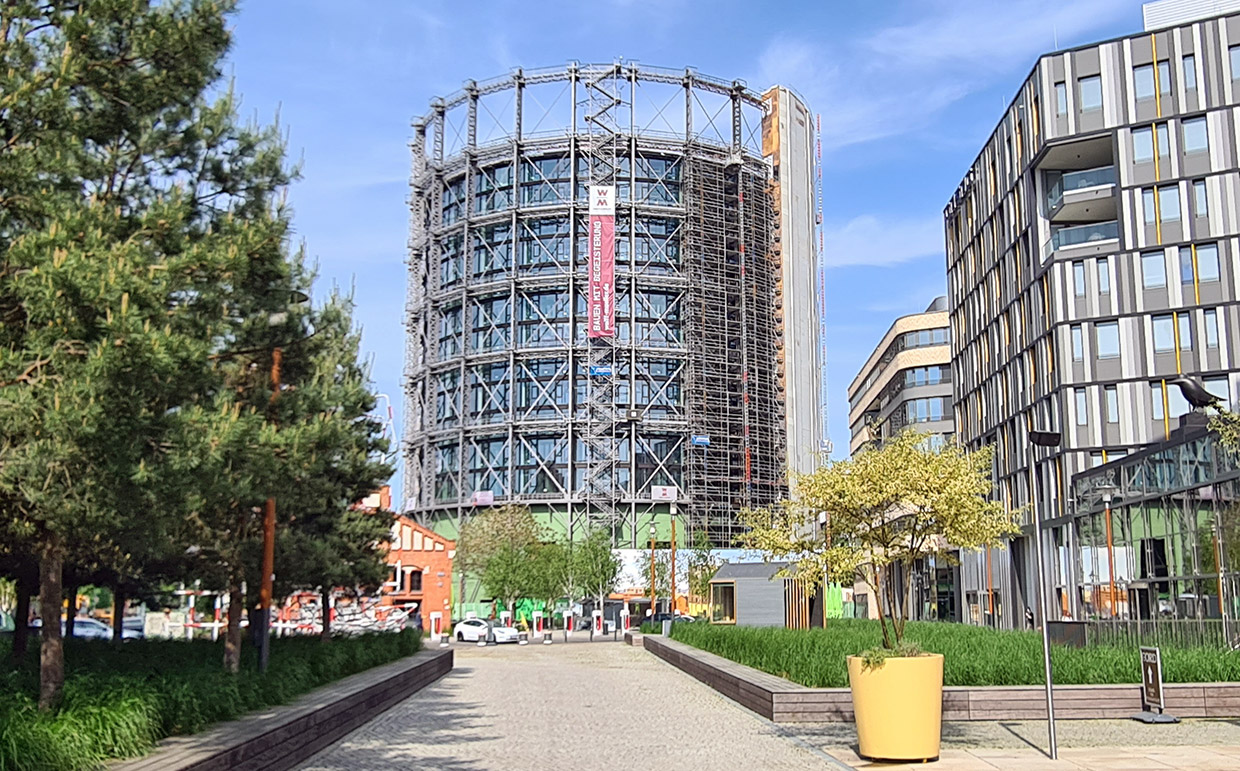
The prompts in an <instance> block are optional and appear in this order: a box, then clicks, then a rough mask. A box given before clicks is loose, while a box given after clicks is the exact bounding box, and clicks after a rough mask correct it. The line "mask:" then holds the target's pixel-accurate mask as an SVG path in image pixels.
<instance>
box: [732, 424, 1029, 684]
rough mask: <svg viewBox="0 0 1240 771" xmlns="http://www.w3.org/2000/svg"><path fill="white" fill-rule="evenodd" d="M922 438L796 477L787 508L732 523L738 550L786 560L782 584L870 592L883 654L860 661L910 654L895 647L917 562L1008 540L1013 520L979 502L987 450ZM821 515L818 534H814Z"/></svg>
mask: <svg viewBox="0 0 1240 771" xmlns="http://www.w3.org/2000/svg"><path fill="white" fill-rule="evenodd" d="M925 438H926V437H925V436H924V435H922V434H918V433H916V432H912V431H908V432H904V433H902V434H899V435H898V436H896V437H894V438H892V439H890V440H889V441H887V442H886V443H885V444H883V445H882V446H880V447H878V448H875V449H871V450H867V451H865V452H863V453H860V454H859V455H857V456H855V457H853V458H851V459H849V460H846V461H839V462H835V463H831V464H828V465H826V466H823V467H822V468H820V469H818V470H817V471H815V472H814V473H812V474H804V475H799V476H798V477H797V480H796V497H795V498H794V499H792V500H788V501H784V502H783V503H782V504H781V505H779V506H775V507H771V508H766V509H759V510H752V511H746V512H743V513H742V515H741V521H742V523H743V524H744V525H745V526H746V527H747V528H748V530H747V532H746V533H745V534H744V535H742V536H741V537H740V539H739V540H740V543H741V545H742V546H743V547H745V548H749V549H755V550H758V551H761V552H763V553H764V554H766V555H767V556H768V557H770V558H771V559H777V560H786V561H788V562H789V563H790V565H789V567H788V568H787V569H786V570H785V571H782V574H783V577H786V578H787V577H790V578H794V579H796V580H797V581H799V582H801V583H803V584H804V585H805V586H806V587H811V586H819V585H821V584H822V582H823V581H824V580H833V581H839V582H847V583H851V582H852V581H854V580H856V579H860V580H863V581H865V582H866V583H868V584H869V585H870V586H871V587H872V589H873V592H874V597H875V600H876V604H877V608H878V618H879V624H880V625H881V627H882V634H883V645H882V649H880V650H876V651H873V652H867V653H866V654H864V655H865V656H866V658H867V659H868V660H874V659H877V660H879V661H881V660H882V658H883V657H885V656H886V655H917V654H918V653H919V651H918V650H917V649H916V647H915V646H910V645H905V643H904V628H905V622H906V621H907V620H908V608H909V604H910V597H911V595H912V577H913V573H914V569H915V567H916V564H917V562H918V561H920V560H923V559H925V558H927V557H931V556H935V555H940V556H944V555H942V554H941V553H942V552H943V551H944V550H945V549H947V548H955V549H980V548H982V547H985V546H991V545H996V544H998V543H999V541H1000V539H1001V538H1002V537H1003V536H1005V535H1008V534H1011V533H1014V532H1016V527H1015V524H1014V520H1013V517H1012V515H1011V514H1010V513H1008V512H1005V510H1004V507H1003V505H1002V504H1001V503H999V502H997V501H992V500H989V498H988V496H989V495H990V492H991V482H990V478H991V461H992V451H991V450H990V449H988V448H984V449H982V450H978V451H976V452H969V451H966V450H964V449H963V448H961V447H960V446H959V445H957V444H954V443H948V444H945V445H943V446H941V447H938V448H929V447H927V445H926V442H925ZM820 512H825V513H826V514H827V525H826V526H825V527H818V515H819V513H820ZM897 566H898V567H899V568H902V571H900V570H897V569H896V568H897ZM901 575H902V576H903V577H904V581H903V582H902V583H901V582H900V581H899V580H898V577H899V576H901ZM897 584H899V585H897Z"/></svg>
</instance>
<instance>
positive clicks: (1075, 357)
mask: <svg viewBox="0 0 1240 771" xmlns="http://www.w3.org/2000/svg"><path fill="white" fill-rule="evenodd" d="M1072 361H1085V336H1084V335H1083V334H1081V325H1080V324H1073V325H1072Z"/></svg>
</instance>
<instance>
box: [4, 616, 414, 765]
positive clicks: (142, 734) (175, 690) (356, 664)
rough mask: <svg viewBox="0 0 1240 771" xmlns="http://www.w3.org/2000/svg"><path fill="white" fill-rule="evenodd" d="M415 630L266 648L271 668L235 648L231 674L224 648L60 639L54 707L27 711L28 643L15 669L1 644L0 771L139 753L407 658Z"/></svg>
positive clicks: (33, 683) (34, 676)
mask: <svg viewBox="0 0 1240 771" xmlns="http://www.w3.org/2000/svg"><path fill="white" fill-rule="evenodd" d="M421 642H422V641H421V639H420V637H419V636H418V635H417V633H416V632H413V631H406V632H401V633H398V634H374V635H363V636H360V637H338V638H336V639H334V640H332V642H331V643H330V644H323V643H322V642H321V641H320V640H318V638H309V637H290V638H283V639H279V638H277V639H273V640H272V641H271V664H270V667H269V668H268V670H267V673H266V674H265V675H259V674H258V671H257V670H258V661H257V653H256V651H254V650H252V649H251V648H249V647H246V648H244V649H243V651H242V667H241V672H240V674H237V675H229V674H227V673H225V672H224V671H223V670H222V668H221V660H222V658H223V650H224V649H223V643H212V642H208V641H194V642H184V641H168V640H160V641H154V640H151V641H135V642H129V643H125V644H124V645H121V646H113V645H111V644H109V643H106V642H87V641H80V640H69V641H66V652H65V692H64V702H63V704H62V706H61V707H60V709H58V710H56V711H55V712H52V713H50V714H42V713H40V712H39V711H38V709H37V708H36V703H37V702H36V700H37V697H38V685H39V682H38V681H39V672H38V651H37V648H38V646H37V642H36V644H35V645H34V650H32V651H31V652H30V655H29V656H27V657H26V658H25V659H24V660H23V661H22V662H20V663H19V664H18V665H17V666H12V665H11V664H10V663H9V655H8V653H9V651H8V644H7V643H6V642H0V662H3V664H0V667H4V668H0V694H3V696H2V697H0V771H53V769H54V770H55V771H61V770H62V769H63V770H65V771H76V770H77V769H95V768H99V767H100V766H101V765H102V764H103V763H105V762H106V761H108V760H111V759H115V758H130V757H136V756H139V755H142V754H144V753H145V752H146V751H147V750H149V749H150V748H151V746H152V745H153V744H154V743H155V742H156V741H158V740H159V739H161V738H163V737H165V736H171V735H175V734H189V733H195V732H197V731H201V730H202V729H203V728H206V727H207V726H209V725H211V724H212V723H216V722H219V721H222V720H231V719H233V718H236V717H239V716H241V715H243V714H244V713H246V712H249V711H251V710H255V709H259V708H262V707H267V706H271V705H275V704H283V703H286V702H288V701H290V700H292V699H293V698H295V697H297V696H300V695H301V694H303V693H306V692H307V691H311V690H313V689H314V688H317V687H319V686H320V685H324V684H326V683H330V682H332V681H335V680H339V679H340V678H342V677H345V676H347V675H351V674H354V673H356V672H361V671H363V670H366V669H370V668H371V667H375V666H379V665H380V664H385V663H387V662H390V661H394V660H396V659H398V658H401V657H404V656H408V655H411V654H413V653H416V652H417V651H418V649H419V648H420V647H421Z"/></svg>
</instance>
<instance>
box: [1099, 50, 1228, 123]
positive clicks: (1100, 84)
mask: <svg viewBox="0 0 1240 771" xmlns="http://www.w3.org/2000/svg"><path fill="white" fill-rule="evenodd" d="M1232 59H1233V60H1235V56H1233V57H1232ZM1077 83H1078V84H1079V85H1080V89H1081V111H1082V112H1090V111H1092V110H1101V109H1102V77H1101V76H1099V75H1090V76H1088V77H1085V78H1081V79H1080V80H1079V81H1077Z"/></svg>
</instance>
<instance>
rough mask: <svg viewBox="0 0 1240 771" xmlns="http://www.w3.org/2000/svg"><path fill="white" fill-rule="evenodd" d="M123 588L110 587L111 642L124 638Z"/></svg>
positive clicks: (124, 598) (117, 641) (120, 640)
mask: <svg viewBox="0 0 1240 771" xmlns="http://www.w3.org/2000/svg"><path fill="white" fill-rule="evenodd" d="M126 599H127V598H126V597H125V590H124V589H122V588H120V587H119V586H115V587H113V588H112V642H114V643H119V642H122V641H123V640H124V639H125V600H126Z"/></svg>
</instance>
